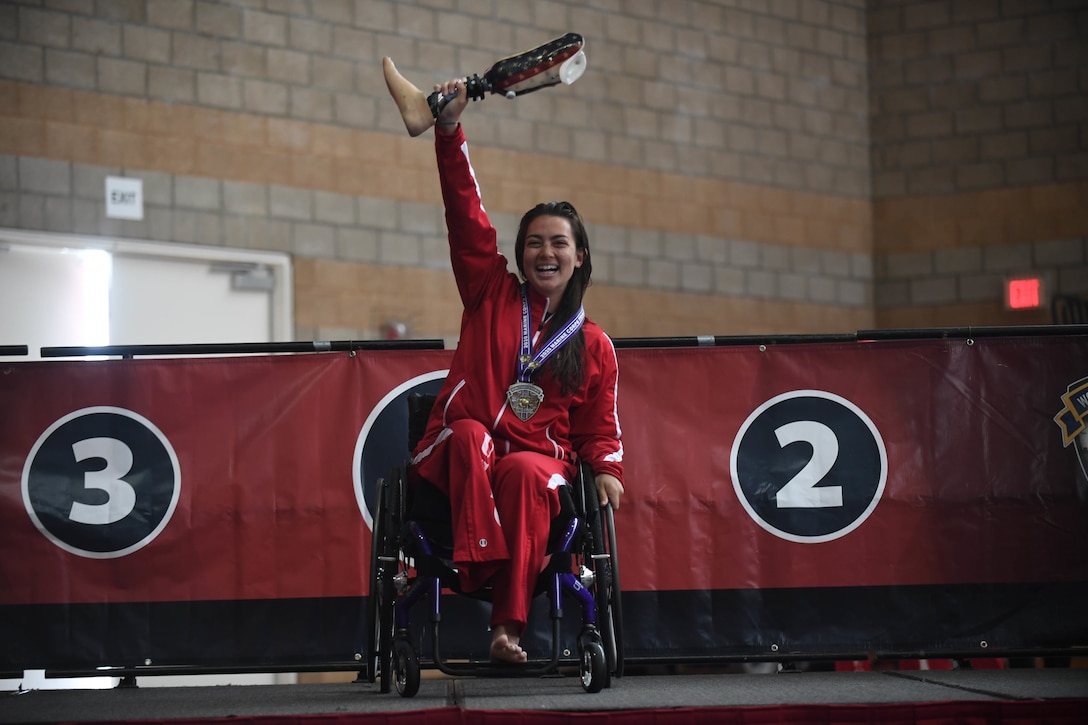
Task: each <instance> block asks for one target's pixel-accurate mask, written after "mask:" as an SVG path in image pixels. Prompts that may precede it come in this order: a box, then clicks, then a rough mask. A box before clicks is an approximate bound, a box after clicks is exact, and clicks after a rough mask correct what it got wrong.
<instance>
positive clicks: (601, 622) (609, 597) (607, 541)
mask: <svg viewBox="0 0 1088 725" xmlns="http://www.w3.org/2000/svg"><path fill="white" fill-rule="evenodd" d="M593 495H596V493H595V492H594V494H593ZM597 513H598V515H596V516H593V517H592V522H591V524H590V533H591V537H592V542H593V547H592V551H591V552H590V554H591V556H590V557H589V561H590V563H591V566H592V568H593V574H594V581H595V584H594V590H593V598H594V600H595V602H596V604H597V625H598V627H600V630H601V638H602V645H603V647H604V652H605V656H606V661H607V663H608V671H609V672H610V673H612V674H613V675H615V676H616V677H623V608H622V606H621V601H620V565H619V558H618V556H617V549H616V522H615V518H614V516H613V513H612V507H611V506H605V507H603V508H601V509H600V510H599V511H598V512H597Z"/></svg>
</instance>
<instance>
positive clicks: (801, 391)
mask: <svg viewBox="0 0 1088 725" xmlns="http://www.w3.org/2000/svg"><path fill="white" fill-rule="evenodd" d="M450 354H451V353H449V352H448V351H407V350H398V351H382V352H377V351H374V352H362V353H357V354H348V353H323V354H307V355H278V356H253V357H230V358H190V359H143V360H106V361H87V362H69V361H64V362H34V363H3V362H0V403H2V404H3V410H4V415H3V416H0V552H3V554H2V557H0V638H2V640H3V641H4V642H5V647H4V648H0V674H11V673H18V672H21V671H22V670H23V669H52V670H58V671H59V670H70V671H83V672H92V671H93V669H94V668H96V667H109V666H113V667H124V668H148V669H149V670H150V669H153V668H156V667H158V668H166V669H169V668H170V667H176V668H195V669H196V670H199V669H200V668H202V667H203V668H209V669H211V668H216V669H221V668H232V667H236V668H238V669H260V668H262V667H276V668H288V667H296V666H297V667H300V668H301V667H304V666H305V667H308V668H312V667H315V666H319V665H328V666H330V667H337V668H345V667H350V666H352V665H353V664H355V663H356V662H357V659H356V658H357V656H358V655H359V654H360V653H363V652H365V651H366V637H367V634H366V632H365V621H364V612H365V602H366V596H367V594H368V592H367V591H366V590H367V586H368V584H367V582H368V581H369V572H368V571H367V567H368V562H369V550H368V549H369V542H370V533H369V526H370V521H371V513H372V511H371V509H372V500H373V492H374V487H375V482H376V481H377V478H379V477H381V476H386V475H388V473H389V471H390V469H391V468H392V467H393V466H398V465H402V464H403V462H404V459H405V457H406V455H407V444H406V440H407V422H406V402H405V401H406V398H407V395H408V394H410V393H411V392H415V391H423V392H433V391H434V390H437V388H438V386H439V385H440V384H441V382H442V378H443V377H444V374H445V369H446V368H447V367H448V364H449V359H450ZM618 354H619V357H620V394H619V406H620V416H621V422H622V425H623V441H624V456H625V458H624V464H625V467H626V491H627V493H626V495H625V497H624V499H623V502H622V507H621V509H620V510H619V511H618V512H617V514H616V524H617V532H618V549H619V557H620V565H621V585H622V589H623V599H622V602H623V607H624V620H625V622H626V625H625V632H624V643H625V649H626V653H627V656H628V657H629V658H631V659H632V660H645V661H650V660H658V659H665V660H672V661H678V660H684V659H703V660H712V659H728V658H760V657H764V658H767V659H780V658H784V657H796V658H804V657H813V658H817V657H820V658H823V657H835V656H842V657H845V658H857V657H864V656H867V655H869V654H877V655H881V656H896V655H900V656H912V655H913V656H939V655H941V654H942V653H944V654H946V655H947V656H952V655H962V654H972V653H973V654H976V655H979V656H982V655H985V656H1001V655H1002V653H1009V654H1011V653H1021V652H1029V651H1055V650H1060V651H1065V650H1070V649H1071V648H1073V647H1076V646H1083V645H1085V644H1088V643H1086V642H1085V641H1084V639H1085V633H1086V632H1088V609H1086V608H1085V607H1084V606H1083V605H1082V603H1083V602H1084V601H1085V600H1086V595H1088V556H1086V554H1088V473H1086V461H1088V452H1086V451H1088V432H1086V414H1088V338H1085V337H1084V336H1039V337H1027V336H1023V337H990V338H981V339H976V340H973V341H969V340H965V339H936V340H904V341H882V342H873V343H804V344H802V343H795V344H779V345H769V346H766V347H757V346H755V345H752V346H735V347H698V348H695V347H692V348H650V347H642V348H623V349H620V350H619V351H618ZM543 626H545V627H547V622H544V623H543ZM481 636H484V635H481Z"/></svg>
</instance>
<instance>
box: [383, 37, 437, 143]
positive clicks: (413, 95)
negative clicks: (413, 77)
mask: <svg viewBox="0 0 1088 725" xmlns="http://www.w3.org/2000/svg"><path fill="white" fill-rule="evenodd" d="M382 73H383V74H384V75H385V86H386V88H388V89H389V95H390V96H392V97H393V101H394V102H396V104H397V109H398V110H399V111H400V117H401V119H402V120H403V121H404V127H405V128H406V129H408V135H409V136H412V137H413V138H414V137H416V136H418V135H419V134H421V133H423V132H424V131H426V130H427V129H428V128H430V127H431V126H433V125H434V116H433V115H432V114H431V107H430V106H429V105H428V104H427V97H426V96H425V95H424V93H423V91H421V90H419V89H418V88H416V87H415V86H414V85H412V83H411V82H410V81H409V80H408V79H407V78H405V77H404V76H402V75H401V74H400V71H398V70H397V67H396V66H395V65H393V59H392V58H390V57H389V56H385V57H384V58H382Z"/></svg>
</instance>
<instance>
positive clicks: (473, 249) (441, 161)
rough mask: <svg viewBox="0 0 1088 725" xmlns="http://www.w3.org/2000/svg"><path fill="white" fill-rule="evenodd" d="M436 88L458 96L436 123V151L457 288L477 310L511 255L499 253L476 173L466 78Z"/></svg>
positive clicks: (465, 302)
mask: <svg viewBox="0 0 1088 725" xmlns="http://www.w3.org/2000/svg"><path fill="white" fill-rule="evenodd" d="M435 90H436V91H438V92H440V93H443V94H444V95H450V94H454V97H453V98H452V100H450V102H449V103H448V104H447V105H446V107H445V109H443V111H442V114H441V115H440V116H439V118H438V122H437V123H436V124H435V154H436V156H437V159H438V172H439V178H440V181H441V185H442V201H443V203H444V204H445V208H446V229H447V231H448V232H449V242H450V261H451V263H452V265H453V274H454V278H455V279H456V280H457V291H458V292H459V293H460V295H461V302H462V303H463V304H464V306H465V309H466V310H472V309H474V308H475V307H476V306H477V305H478V304H479V303H480V302H481V301H482V300H483V296H484V291H485V289H486V288H487V285H488V284H489V283H490V281H491V279H492V277H493V276H494V275H500V274H504V273H505V271H506V260H505V259H504V258H503V257H501V256H500V255H499V250H498V242H497V239H496V232H495V228H494V227H493V226H491V221H490V219H488V217H487V212H486V211H485V210H484V206H483V201H482V200H481V199H480V187H479V184H478V183H477V182H476V172H475V171H474V170H473V168H472V163H471V161H470V159H469V155H468V144H467V142H466V141H465V136H464V133H463V132H462V130H461V113H462V112H463V111H464V109H465V105H466V102H467V96H466V93H465V83H464V81H463V80H455V81H447V82H446V83H442V84H439V85H436V86H435Z"/></svg>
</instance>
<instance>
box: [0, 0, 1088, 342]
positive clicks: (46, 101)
mask: <svg viewBox="0 0 1088 725" xmlns="http://www.w3.org/2000/svg"><path fill="white" fill-rule="evenodd" d="M991 6H993V7H995V8H998V9H997V10H996V11H994V12H990V13H989V14H987V11H986V8H989V7H991ZM967 7H973V8H975V9H974V10H973V11H971V14H970V15H965V12H967V11H965V10H963V9H962V8H967ZM953 8H956V9H953ZM995 13H996V15H995ZM1010 18H1012V19H1014V20H1015V19H1019V20H1020V22H1021V24H1022V26H1023V27H1022V30H1021V31H1020V34H1019V35H1017V34H1016V33H1015V32H1013V31H1011V30H1008V29H1001V28H1004V26H1000V28H994V29H991V28H990V24H992V23H996V24H1000V23H1001V22H1002V20H1003V19H1004V20H1008V19H1010ZM1069 28H1072V29H1073V31H1072V32H1071V31H1070V30H1069ZM568 30H576V31H578V32H580V33H582V34H583V35H584V36H585V37H586V40H587V54H588V56H589V70H588V71H587V73H586V75H585V76H584V77H583V78H582V79H581V80H579V81H578V82H577V83H576V84H575V85H573V86H571V87H561V88H555V89H547V90H544V91H541V92H539V93H534V94H530V95H528V96H524V97H522V98H519V99H517V100H516V101H513V102H509V101H506V100H504V99H500V98H497V97H491V98H488V99H486V100H485V101H484V102H481V103H478V104H476V105H475V106H474V107H473V108H472V109H470V114H469V115H467V116H466V124H465V125H466V131H467V133H468V135H469V140H470V144H471V147H472V155H473V161H474V165H475V166H476V169H477V172H478V175H479V177H480V180H481V185H482V187H483V193H484V200H485V203H486V204H487V207H488V210H489V212H490V213H491V214H492V216H493V221H494V222H495V225H496V227H497V228H498V229H499V234H500V239H501V240H502V241H503V245H504V249H506V250H509V248H510V245H511V244H512V240H513V235H514V231H515V228H516V223H517V219H518V217H519V216H520V214H521V213H522V212H523V211H524V210H525V209H527V208H529V207H530V206H532V205H533V204H535V203H536V202H537V201H540V200H545V199H553V198H566V199H569V200H570V201H572V202H573V203H574V204H575V205H576V206H577V207H578V208H579V209H580V210H581V212H582V213H583V215H584V216H585V217H586V219H587V222H588V223H589V228H590V233H591V239H592V243H593V254H594V272H595V286H594V287H593V289H592V290H591V292H590V296H589V297H588V298H587V309H588V311H589V313H590V315H591V316H592V317H593V318H594V319H596V320H597V321H598V322H600V323H601V324H602V325H603V326H604V327H605V328H606V329H607V330H609V331H610V332H611V333H612V334H613V335H614V336H617V337H628V336H656V335H691V334H749V333H801V332H842V331H853V330H855V329H859V328H867V327H872V326H875V325H878V324H880V325H884V326H918V325H920V324H925V325H943V324H988V323H992V322H997V321H1003V320H1004V319H1006V318H1005V317H1003V316H1002V315H1003V313H1002V312H1001V309H1000V294H1001V290H1000V280H999V279H998V277H999V276H1000V272H1001V271H1002V270H1003V269H1004V268H1005V266H1008V265H1012V264H1013V262H1011V261H1008V260H1009V259H1010V258H1011V259H1013V260H1021V259H1023V258H1024V251H1023V250H1024V249H1027V250H1028V252H1027V254H1028V258H1029V259H1030V265H1031V266H1032V267H1033V268H1043V269H1045V270H1047V272H1048V274H1051V275H1052V276H1054V278H1055V283H1054V284H1055V288H1062V289H1069V290H1075V289H1076V288H1077V287H1078V285H1081V286H1083V284H1084V282H1083V279H1084V278H1085V277H1086V276H1088V275H1084V274H1078V273H1077V271H1076V266H1077V265H1079V267H1080V269H1081V270H1083V268H1084V265H1085V256H1086V251H1085V248H1084V246H1085V242H1084V238H1085V236H1088V234H1086V232H1085V228H1086V226H1088V225H1086V224H1085V220H1084V208H1085V206H1086V204H1085V203H1084V202H1085V199H1084V187H1083V185H1084V180H1085V179H1088V171H1086V170H1085V164H1084V160H1083V159H1084V149H1085V146H1086V135H1088V134H1086V132H1085V130H1084V124H1085V121H1084V100H1083V97H1084V96H1083V91H1084V88H1085V85H1086V71H1085V67H1086V65H1088V62H1086V59H1085V53H1084V40H1083V38H1084V37H1085V36H1086V33H1085V32H1084V30H1085V20H1084V11H1083V9H1081V7H1080V4H1079V3H1068V2H1064V3H1063V2H1061V0H1053V1H1052V2H1051V1H1047V2H1043V1H1042V0H1040V1H1039V2H1035V3H1013V2H1001V3H997V2H982V0H973V1H970V2H958V1H957V2H954V3H953V2H950V1H949V2H902V3H900V2H892V1H891V0H879V1H877V0H872V1H871V2H869V3H866V2H863V0H842V1H840V2H831V1H826V0H775V1H773V2H750V1H747V0H736V1H735V2H712V1H711V0H705V1H696V0H594V2H589V3H584V2H580V1H575V0H572V1H571V2H559V1H554V0H553V1H547V0H545V1H533V2H529V1H528V0H526V1H521V0H501V1H500V0H421V1H420V2H383V1H382V0H356V1H352V0H309V1H308V2H307V1H305V0H295V1H292V0H235V1H233V2H227V1H223V2H213V1H212V0H82V1H81V0H67V1H63V2H62V1H60V0H54V1H49V0H38V1H31V0H27V1H26V2H0V226H5V227H15V228H22V229H37V230H49V231H55V232H74V233H79V234H98V235H108V236H119V237H131V238H140V239H151V240H159V241H162V242H184V243H198V244H209V245H228V246H236V247H248V248H257V249H271V250H282V251H286V252H289V253H291V254H292V255H293V257H294V265H295V284H296V289H295V293H296V311H295V312H296V322H297V330H296V334H297V337H299V338H301V339H308V338H326V339H327V338H343V337H352V338H366V337H372V336H374V335H376V334H378V330H379V328H380V326H381V325H382V323H384V322H386V321H390V320H397V321H404V322H407V323H408V324H409V327H410V330H411V333H412V335H414V336H419V337H445V338H449V339H453V338H455V337H456V334H457V327H458V322H459V318H460V312H459V304H458V301H457V298H456V293H455V291H454V288H453V285H452V280H451V279H450V274H449V262H448V259H447V252H446V247H445V233H444V228H443V223H442V214H441V207H440V199H439V195H438V184H437V180H436V176H435V170H434V161H433V150H432V146H431V137H430V134H429V133H428V134H427V135H425V136H424V137H422V138H417V139H410V138H408V136H407V134H406V133H405V132H404V129H403V127H402V126H401V122H400V119H399V116H398V115H397V112H396V109H395V107H394V106H393V104H392V102H391V101H390V100H389V97H388V94H387V92H386V89H385V86H384V83H383V81H382V77H381V70H380V63H381V57H382V56H383V55H389V56H391V57H393V58H394V60H395V61H396V62H397V65H398V67H399V68H400V69H401V71H402V72H403V73H404V74H405V75H406V76H407V77H408V78H409V79H411V80H412V81H413V82H415V83H416V84H417V85H419V86H420V87H421V88H424V89H427V88H429V86H430V84H431V83H433V82H434V81H436V80H439V79H442V78H445V77H448V76H452V75H454V74H465V73H471V72H477V71H482V70H483V69H485V68H486V67H487V66H488V65H489V64H490V63H491V62H493V61H494V60H496V59H497V58H499V57H501V56H503V55H507V54H510V53H514V52H517V51H519V50H522V49H524V48H527V47H530V46H533V45H536V44H539V43H541V42H544V41H546V40H548V39H550V38H552V37H555V36H557V35H560V34H562V33H564V32H566V31H568ZM961 36H962V37H961ZM919 37H920V38H921V40H919ZM1039 47H1045V48H1047V49H1048V50H1047V51H1046V52H1042V51H1038V48H1039ZM919 48H921V49H920V50H919ZM985 49H989V51H986V50H985ZM1033 49H1034V50H1035V51H1036V53H1037V54H1039V56H1040V57H1041V56H1045V58H1046V60H1045V62H1044V61H1043V60H1040V58H1039V57H1036V56H1033V55H1032V53H1031V51H1032V50H1033ZM987 52H990V53H994V52H996V53H997V55H998V57H999V59H1000V60H999V61H998V64H997V65H996V66H995V65H993V62H992V61H989V62H986V61H985V58H984V57H976V55H980V54H981V56H985V57H989V56H987V55H986V53H987ZM1031 58H1035V60H1032V59H1031ZM941 63H945V64H951V68H952V70H951V71H945V75H944V76H941V75H940V72H939V68H940V66H941ZM1017 63H1019V64H1020V65H1016V64H1017ZM1040 63H1043V65H1042V66H1040ZM957 69H958V70H957ZM1040 69H1043V70H1045V71H1047V72H1048V74H1047V75H1046V76H1045V80H1038V79H1036V73H1037V71H1039V70H1040ZM1010 78H1012V79H1013V80H1010ZM1015 78H1020V79H1021V85H1020V86H1017V85H1016V82H1015ZM1006 84H1007V85H1006ZM972 89H973V90H972ZM984 89H985V90H984ZM1016 93H1019V94H1020V95H1019V100H1016V99H1014V98H1010V94H1011V95H1015V94H1016ZM912 94H913V95H912ZM994 94H997V95H996V97H995V95H994ZM1040 99H1043V100H1040ZM1033 103H1036V104H1037V103H1043V104H1044V105H1046V109H1047V111H1046V112H1044V111H1031V110H1030V108H1033V107H1034V106H1033ZM991 106H996V108H997V110H996V111H993V109H992V108H991V111H993V112H995V113H997V115H998V116H999V117H1000V122H1001V127H1000V129H998V130H995V129H992V128H990V127H988V126H986V125H985V124H986V123H987V121H985V120H982V119H980V118H979V114H980V113H981V111H980V110H979V109H986V108H990V107H991ZM870 115H872V118H870ZM988 123H991V124H992V123H993V121H992V119H991V120H990V121H989V122H988ZM980 124H983V127H982V128H979V125H980ZM1071 129H1075V132H1074V131H1071ZM1055 138H1060V139H1062V140H1061V141H1056V140H1055ZM922 147H924V149H925V153H924V154H922V153H919V152H918V149H919V148H922ZM972 148H974V154H973V155H972V153H971V149H972ZM965 149H966V150H965ZM1078 154H1079V155H1078ZM995 155H997V157H996V159H995ZM1039 157H1045V158H1048V159H1049V160H1050V162H1051V163H1050V166H1049V167H1048V168H1049V174H1047V173H1044V172H1043V171H1041V170H1040V169H1039V168H1038V167H1035V166H1032V162H1035V161H1037V160H1038V158H1039ZM1077 159H1079V161H1078V160H1077ZM1043 166H1045V163H1044V164H1043ZM997 168H1000V169H1001V171H1002V173H1000V174H994V173H993V172H994V171H995V169H997ZM1012 169H1015V171H1010V170H1012ZM1032 169H1034V171H1032ZM109 174H113V175H117V174H123V175H127V176H134V177H140V178H142V179H144V181H145V196H146V211H147V214H146V218H145V219H144V220H142V221H119V220H113V219H107V218H105V213H104V201H103V198H102V197H103V193H104V183H103V177H104V176H106V175H109ZM1051 190H1053V191H1055V194H1051V193H1049V192H1050V191H1051ZM1009 199H1015V200H1017V201H1016V205H1019V206H1016V205H1010V203H1009V201H1008V200H1009ZM1057 199H1061V200H1064V201H1063V202H1062V203H1061V204H1060V205H1059V206H1057V207H1056V206H1055V205H1056V204H1058V202H1057V201H1056V200H1057ZM961 204H962V206H963V208H962V209H961V208H960V205H961ZM1016 208H1019V209H1020V210H1021V211H1032V212H1033V213H1034V216H1033V217H1032V219H1037V218H1042V217H1044V216H1046V213H1047V212H1049V211H1054V210H1057V211H1059V212H1060V213H1058V214H1054V215H1053V216H1057V217H1061V218H1062V219H1063V220H1064V221H1062V222H1061V223H1060V224H1061V226H1060V228H1059V227H1057V226H1054V227H1052V228H1053V232H1052V233H1045V234H1044V233H1040V227H1039V226H1037V225H1033V224H1025V223H1024V222H1023V220H1022V219H1021V217H1022V216H1023V215H1022V214H1015V213H1014V212H1013V211H1012V210H1013V209H1016ZM994 209H997V210H998V211H1000V212H1002V213H1004V214H1005V215H1006V216H1007V217H1008V218H1009V220H1008V222H1007V223H1006V225H1007V226H1006V230H1007V231H1006V233H1005V234H1004V235H1003V236H1002V237H1001V238H1000V239H997V240H994V239H992V238H991V237H989V236H985V239H984V240H983V239H980V237H982V236H984V235H982V234H981V233H980V225H982V224H990V223H992V222H993V219H994V213H993V210H994ZM1070 209H1072V210H1071V211H1070ZM1067 211H1068V212H1069V213H1065V212H1067ZM941 214H944V215H946V216H944V217H942V216H941ZM947 215H952V217H954V223H952V222H949V220H948V219H947ZM1014 218H1015V220H1016V221H1014ZM1018 225H1019V226H1018ZM1012 227H1017V228H1019V227H1027V228H1030V229H1032V230H1033V233H1034V234H1036V236H1035V237H1033V238H1030V239H1025V238H1023V235H1022V234H1021V235H1013V234H1012V233H1011V231H1008V229H1009V228H1012ZM953 228H954V229H955V230H956V231H955V233H954V234H953V233H951V232H950V231H949V229H953ZM934 230H940V231H941V232H942V234H939V235H938V234H935V233H934ZM1025 245H1026V246H1025ZM1017 250H1019V251H1017ZM1010 255H1011V256H1010ZM1003 265H1004V266H1003ZM1066 270H1070V271H1066ZM949 280H952V281H951V282H950V281H949ZM950 285H951V287H953V288H954V289H955V293H954V295H953V294H952V293H951V292H950V291H949V289H950ZM995 310H996V312H995ZM1017 319H1024V318H1017Z"/></svg>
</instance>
